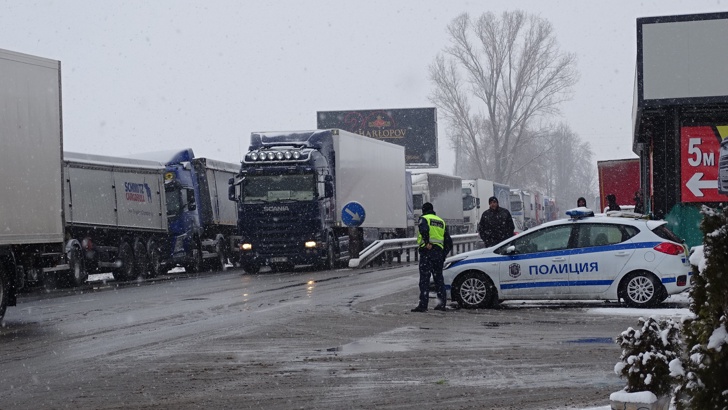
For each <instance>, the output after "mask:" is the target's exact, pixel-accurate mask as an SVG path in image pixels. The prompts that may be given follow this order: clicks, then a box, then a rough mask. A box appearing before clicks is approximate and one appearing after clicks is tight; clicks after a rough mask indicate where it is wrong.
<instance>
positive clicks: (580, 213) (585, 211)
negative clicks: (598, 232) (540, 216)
mask: <svg viewBox="0 0 728 410" xmlns="http://www.w3.org/2000/svg"><path fill="white" fill-rule="evenodd" d="M566 215H568V216H570V217H571V218H572V219H578V218H586V217H588V216H594V211H592V210H591V209H589V208H587V207H583V206H580V207H578V208H574V209H569V210H568V211H566Z"/></svg>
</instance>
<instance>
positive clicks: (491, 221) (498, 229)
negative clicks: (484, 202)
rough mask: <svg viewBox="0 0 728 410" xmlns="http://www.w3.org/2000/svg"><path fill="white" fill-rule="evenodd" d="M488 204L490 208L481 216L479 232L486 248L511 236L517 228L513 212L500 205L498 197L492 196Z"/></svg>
mask: <svg viewBox="0 0 728 410" xmlns="http://www.w3.org/2000/svg"><path fill="white" fill-rule="evenodd" d="M488 205H489V208H488V209H486V210H485V212H483V214H482V215H481V216H480V222H479V223H478V234H480V239H482V240H483V243H484V244H485V247H486V248H489V247H491V246H493V245H495V244H497V243H500V242H502V241H504V240H506V239H508V238H510V237H511V236H513V232H514V231H515V230H516V226H515V225H514V224H513V217H511V213H510V212H508V210H507V209H505V208H501V207H500V206H498V198H496V197H494V196H492V197H490V198H489V199H488Z"/></svg>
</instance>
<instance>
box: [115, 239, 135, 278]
mask: <svg viewBox="0 0 728 410" xmlns="http://www.w3.org/2000/svg"><path fill="white" fill-rule="evenodd" d="M117 259H118V260H119V262H121V267H119V268H117V269H116V270H115V271H114V279H116V280H119V281H125V280H132V279H135V277H134V251H133V250H132V248H131V245H129V243H128V242H122V243H121V245H119V255H117Z"/></svg>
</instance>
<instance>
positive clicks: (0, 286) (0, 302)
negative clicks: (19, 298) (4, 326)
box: [0, 266, 10, 320]
mask: <svg viewBox="0 0 728 410" xmlns="http://www.w3.org/2000/svg"><path fill="white" fill-rule="evenodd" d="M9 299H10V283H8V276H7V274H6V272H5V269H4V267H3V266H0V320H2V319H3V317H5V309H7V308H8V301H9Z"/></svg>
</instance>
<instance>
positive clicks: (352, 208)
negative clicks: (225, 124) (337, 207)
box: [341, 201, 366, 226]
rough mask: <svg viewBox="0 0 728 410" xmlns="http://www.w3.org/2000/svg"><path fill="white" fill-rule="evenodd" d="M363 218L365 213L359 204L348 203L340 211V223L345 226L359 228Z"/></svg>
mask: <svg viewBox="0 0 728 410" xmlns="http://www.w3.org/2000/svg"><path fill="white" fill-rule="evenodd" d="M365 217H366V212H364V207H363V206H361V204H360V203H359V202H354V201H352V202H349V203H348V204H346V205H344V207H343V208H342V209H341V221H342V222H344V225H346V226H360V225H361V224H363V223H364V218H365Z"/></svg>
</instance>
